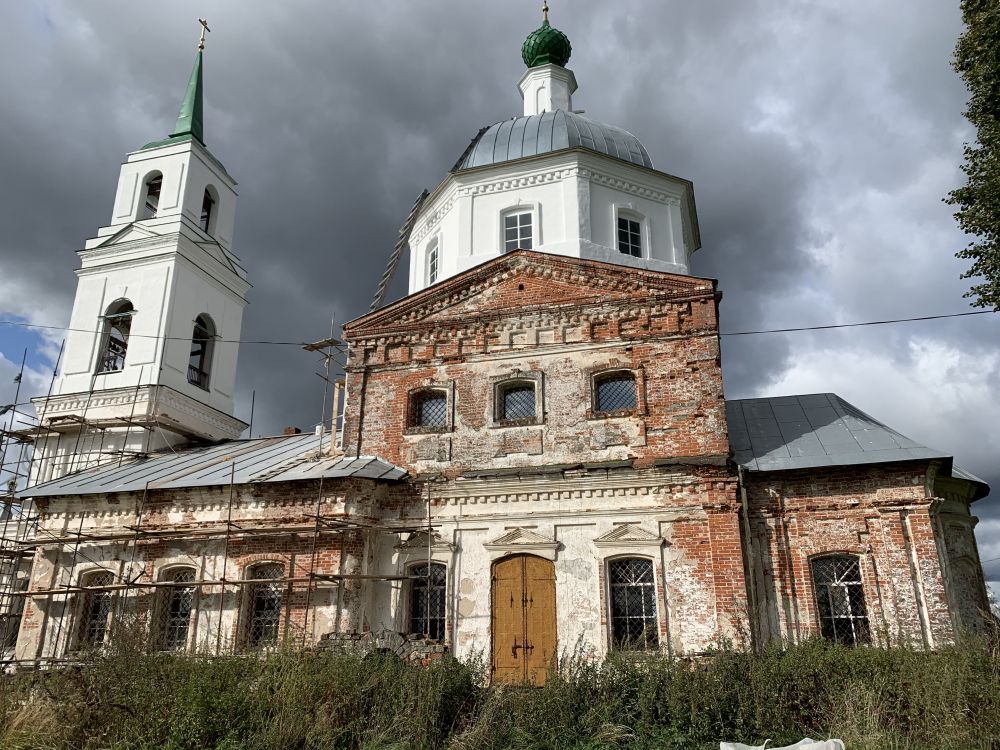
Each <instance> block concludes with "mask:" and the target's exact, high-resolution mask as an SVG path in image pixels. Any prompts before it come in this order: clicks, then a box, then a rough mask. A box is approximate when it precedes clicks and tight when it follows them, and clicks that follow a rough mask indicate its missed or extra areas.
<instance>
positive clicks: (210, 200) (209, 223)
mask: <svg viewBox="0 0 1000 750" xmlns="http://www.w3.org/2000/svg"><path fill="white" fill-rule="evenodd" d="M215 204H216V200H215V196H213V195H212V191H211V190H209V189H208V188H205V195H204V196H202V199H201V218H200V220H199V221H198V225H199V226H200V227H201V231H203V232H204V233H205V234H212V230H213V229H215V223H214V221H213V220H214V219H215Z"/></svg>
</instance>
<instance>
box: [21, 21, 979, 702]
mask: <svg viewBox="0 0 1000 750" xmlns="http://www.w3.org/2000/svg"><path fill="white" fill-rule="evenodd" d="M203 36H204V35H203ZM203 46H204V45H203V43H202V46H201V48H200V49H199V51H198V55H197V60H196V64H195V68H194V71H193V73H192V76H191V81H190V84H189V86H188V89H187V94H186V97H185V99H184V102H183V105H182V108H181V113H180V117H179V118H178V121H177V125H176V127H175V128H174V131H173V132H172V133H171V135H170V136H169V137H168V138H166V139H164V140H161V141H156V142H153V143H150V144H148V145H146V146H144V147H143V148H141V149H139V150H137V151H135V152H132V153H130V154H129V155H128V156H127V157H126V161H125V163H124V164H123V166H122V170H121V175H120V177H119V183H118V188H117V191H116V193H115V198H114V207H113V209H112V217H111V222H110V224H109V225H108V226H107V227H104V228H102V229H100V230H98V233H97V236H96V237H95V238H94V239H92V240H89V241H87V243H86V244H85V246H84V249H83V250H81V251H80V253H79V254H80V259H81V267H80V269H79V270H78V271H77V274H78V276H79V284H78V288H77V296H76V301H75V304H74V308H73V314H72V319H71V321H70V328H72V329H74V331H75V332H74V333H71V334H70V337H69V338H68V340H67V343H66V348H65V353H64V356H63V360H62V363H61V367H60V372H59V375H58V377H57V378H56V380H55V383H54V387H53V390H52V393H51V394H48V395H47V396H43V397H40V398H38V399H36V405H37V410H38V415H39V420H40V423H39V427H38V428H37V429H35V430H34V431H33V433H32V435H31V436H30V437H31V439H32V440H33V441H34V453H35V458H34V461H33V464H32V485H31V486H30V487H29V489H27V490H25V491H24V492H22V493H21V497H22V502H24V503H25V504H31V505H32V506H33V511H32V512H34V513H36V514H37V516H38V523H37V529H36V532H35V534H34V536H33V538H31V539H30V540H28V541H27V542H26V546H28V548H29V549H31V550H33V558H32V566H31V573H30V580H29V584H28V586H29V588H28V591H27V595H26V597H25V606H24V614H23V618H22V623H21V627H20V633H19V637H18V641H17V647H16V654H15V658H16V660H17V662H18V663H20V664H36V665H42V664H46V663H51V662H61V661H65V660H72V659H76V658H80V657H81V655H83V654H86V653H87V651H88V649H93V648H100V647H102V646H103V645H104V644H106V643H108V642H109V641H110V640H111V639H113V638H114V637H115V633H116V628H117V627H118V626H119V625H121V624H122V623H126V622H128V623H131V624H132V625H134V624H135V623H136V622H139V623H142V624H144V626H145V627H146V632H147V634H148V638H149V642H150V647H151V648H154V649H163V650H171V651H191V652H195V651H198V652H222V651H232V650H234V649H235V650H246V651H252V650H255V649H264V648H269V647H274V646H277V645H279V644H281V643H291V644H295V645H301V646H302V647H314V646H324V647H357V648H388V649H391V650H393V651H395V652H396V653H399V654H400V655H401V656H403V657H404V658H407V659H412V660H414V661H426V660H428V659H432V658H436V656H438V655H440V654H442V653H445V652H448V653H452V654H454V655H456V656H458V657H460V658H466V657H471V656H474V655H476V654H479V653H483V654H488V655H489V660H490V665H491V674H492V677H493V679H494V680H495V681H497V682H510V683H521V682H526V681H528V682H535V683H541V682H543V681H544V680H545V678H546V676H547V674H549V671H550V670H551V669H553V668H554V667H555V666H556V665H557V664H558V661H559V659H561V658H564V657H566V656H567V655H570V654H576V655H582V656H589V657H594V658H600V657H603V656H605V655H607V654H608V653H609V652H611V651H614V650H630V651H650V652H662V653H664V654H670V655H685V656H686V655H697V654H700V653H704V652H706V651H707V650H709V649H712V648H715V647H719V646H722V645H725V644H734V645H736V646H737V647H742V648H750V647H752V646H753V645H754V644H764V643H768V642H780V643H794V642H798V641H800V640H802V639H806V638H810V637H817V636H819V637H825V638H829V639H832V640H835V641H839V642H841V643H845V644H849V645H864V644H872V645H888V644H900V643H907V644H913V645H915V646H919V647H924V648H935V647H938V646H941V645H944V644H947V643H950V642H953V641H955V640H956V639H958V638H961V637H962V636H963V635H964V634H967V633H970V632H975V631H977V630H979V629H980V628H982V627H983V626H984V624H985V622H986V618H987V617H988V614H987V610H988V606H987V599H986V590H985V583H984V580H983V575H982V566H981V564H980V559H979V553H978V550H977V547H976V541H975V537H974V535H973V528H974V526H975V523H976V518H975V517H974V516H973V515H972V512H971V505H972V503H973V502H974V501H976V500H979V499H981V498H983V497H984V496H986V494H987V493H988V491H989V488H988V487H987V486H986V485H985V483H983V482H982V481H981V480H979V479H977V478H976V477H974V476H972V475H970V474H968V473H966V472H963V471H962V470H961V469H959V468H958V467H956V466H954V464H953V460H952V456H951V455H950V454H949V453H947V452H945V451H939V450H934V449H931V448H927V447H924V446H922V445H919V444H917V443H915V442H914V441H912V440H909V439H908V438H906V437H904V436H903V435H901V434H899V433H898V432H896V431H895V430H893V429H891V428H890V427H888V426H886V425H884V424H882V423H880V422H879V421H877V420H876V419H875V418H873V417H871V416H868V415H867V414H865V413H863V412H862V411H860V410H859V409H857V408H855V407H854V406H852V405H851V404H849V403H847V402H845V401H844V400H843V399H841V398H839V397H838V396H836V395H835V394H831V393H825V394H807V395H788V396H784V397H778V398H759V399H745V400H735V401H734V400H730V401H727V400H726V399H725V397H724V393H723V378H722V371H723V370H722V368H723V362H722V360H721V353H720V343H719V316H720V313H722V314H724V306H720V302H721V298H722V295H721V292H720V290H719V289H718V288H717V284H716V282H715V281H714V280H712V279H705V278H700V277H698V276H695V275H693V274H692V270H691V269H692V257H693V255H694V253H695V252H697V251H699V249H700V247H701V241H700V233H699V228H698V217H697V212H696V208H695V200H694V189H693V185H692V183H691V182H690V181H688V180H686V179H683V178H680V177H675V176H673V175H671V174H669V173H668V172H665V171H661V170H659V169H658V168H657V167H655V166H654V162H653V160H652V158H651V156H650V154H649V153H648V152H647V150H646V149H645V147H644V146H643V145H642V143H641V142H640V141H639V140H638V139H637V138H636V137H635V136H634V135H632V134H631V133H629V132H627V131H626V130H623V129H622V128H620V127H617V126H613V125H607V124H603V123H599V122H596V121H594V120H592V119H589V118H587V117H585V116H584V115H582V114H580V113H579V112H577V111H575V110H574V109H573V96H574V94H575V92H576V90H577V81H576V77H575V75H574V74H573V72H572V70H570V69H569V68H568V67H567V64H568V63H569V60H570V54H571V45H570V41H569V39H568V38H567V37H566V36H565V35H564V34H563V33H562V32H560V31H558V30H557V29H555V28H554V27H553V26H552V25H551V24H550V23H549V20H548V13H547V8H546V13H545V19H544V21H543V23H542V25H541V27H540V28H538V29H537V30H536V31H534V32H532V33H531V34H530V35H529V36H528V37H527V39H526V40H525V42H524V45H523V48H522V57H523V60H524V63H525V68H526V69H525V72H524V75H523V76H522V77H521V79H520V81H519V83H518V86H519V88H520V91H521V95H522V97H523V114H521V115H519V116H515V117H512V118H510V119H508V120H504V121H502V122H498V123H496V124H494V125H491V126H489V127H487V128H483V129H482V130H481V131H480V132H479V133H478V134H477V135H476V137H475V138H474V139H473V141H472V142H471V144H470V145H469V146H468V148H467V149H466V150H465V151H464V153H462V154H461V156H460V157H459V159H458V161H457V162H456V163H455V165H454V167H452V169H451V170H450V171H449V172H447V174H446V175H445V177H444V179H443V180H442V181H441V183H440V184H439V185H438V186H437V187H436V188H435V189H434V190H433V191H431V192H430V193H429V194H427V195H426V196H425V197H424V198H422V200H421V201H419V202H418V204H417V206H416V207H415V210H414V213H413V214H412V216H411V217H410V220H409V221H408V222H407V225H406V231H407V232H408V236H404V240H408V243H409V249H410V253H409V293H408V295H407V296H406V297H404V298H403V299H401V300H399V301H397V302H394V303H392V304H389V305H387V306H384V307H380V308H378V309H375V310H374V311H372V312H370V313H368V314H366V315H363V316H362V317H359V318H357V319H355V320H353V321H352V322H350V323H348V324H346V325H345V326H344V328H343V336H342V338H343V345H344V352H345V354H346V362H345V363H344V364H345V372H344V375H345V377H344V390H343V396H344V397H343V407H342V414H341V413H340V405H339V399H338V403H337V404H336V405H335V406H334V412H335V417H334V419H333V424H334V425H335V426H336V425H337V424H338V422H340V423H342V428H341V429H340V430H337V429H334V430H333V432H332V433H331V431H329V430H327V431H324V430H322V429H320V430H319V431H317V433H316V434H311V433H310V434H286V435H283V436H275V437H268V438H256V439H249V440H245V439H244V440H241V439H240V435H241V434H242V433H243V432H244V430H245V429H246V425H245V424H244V423H243V422H242V421H240V420H239V419H237V418H235V417H234V416H233V400H234V392H235V382H236V374H237V354H238V348H239V346H238V343H236V342H237V341H238V340H239V339H240V336H241V329H242V326H241V323H242V314H243V309H244V306H245V304H246V295H247V293H248V290H249V289H250V283H249V281H248V275H247V271H245V270H244V269H243V268H242V267H241V266H240V264H239V261H238V260H237V259H236V257H235V255H234V254H233V252H232V237H233V228H234V222H235V209H236V193H235V185H236V183H235V181H234V179H233V178H232V177H231V176H230V174H229V173H228V172H227V170H226V169H225V168H224V167H223V166H222V164H221V163H220V162H219V161H218V160H217V159H216V158H215V157H214V156H213V155H212V153H211V152H210V151H209V149H208V148H207V146H206V145H205V144H206V140H205V130H204V126H203V122H202V98H203V92H202V57H203V51H202V48H203ZM250 271H251V274H252V269H250ZM373 286H374V285H373ZM83 331H94V333H84V332H83ZM325 344H326V345H327V346H330V347H333V346H335V345H336V344H337V342H333V341H330V342H325ZM338 417H339V419H338Z"/></svg>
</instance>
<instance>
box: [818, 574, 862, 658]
mask: <svg viewBox="0 0 1000 750" xmlns="http://www.w3.org/2000/svg"><path fill="white" fill-rule="evenodd" d="M812 574H813V585H814V586H815V588H816V603H817V605H818V607H819V621H820V628H821V630H822V633H823V637H824V638H827V639H829V640H831V641H835V642H837V643H843V644H845V645H848V646H856V645H858V644H860V643H870V642H871V630H870V629H869V627H868V609H867V607H866V606H865V592H864V586H863V585H862V583H861V566H860V565H859V564H858V559H857V558H856V557H846V556H845V557H821V558H819V559H817V560H813V561H812Z"/></svg>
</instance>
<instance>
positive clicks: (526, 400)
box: [500, 383, 535, 422]
mask: <svg viewBox="0 0 1000 750" xmlns="http://www.w3.org/2000/svg"><path fill="white" fill-rule="evenodd" d="M534 418H535V385H534V384H533V383H514V384H512V385H507V386H504V387H503V388H501V389H500V421H501V422H514V421H517V420H521V419H525V420H527V419H534Z"/></svg>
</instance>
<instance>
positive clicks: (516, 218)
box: [503, 212, 532, 253]
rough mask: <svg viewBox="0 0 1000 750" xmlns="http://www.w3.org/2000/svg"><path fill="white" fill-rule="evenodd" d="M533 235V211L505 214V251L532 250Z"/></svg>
mask: <svg viewBox="0 0 1000 750" xmlns="http://www.w3.org/2000/svg"><path fill="white" fill-rule="evenodd" d="M531 237H532V234H531V212H525V213H520V214H507V215H506V216H504V218H503V249H504V252H505V253H509V252H511V251H512V250H530V249H531Z"/></svg>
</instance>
